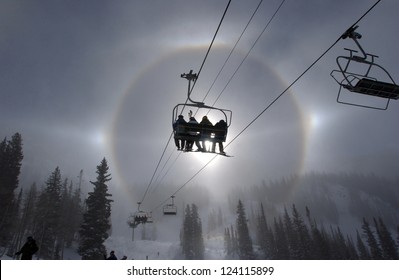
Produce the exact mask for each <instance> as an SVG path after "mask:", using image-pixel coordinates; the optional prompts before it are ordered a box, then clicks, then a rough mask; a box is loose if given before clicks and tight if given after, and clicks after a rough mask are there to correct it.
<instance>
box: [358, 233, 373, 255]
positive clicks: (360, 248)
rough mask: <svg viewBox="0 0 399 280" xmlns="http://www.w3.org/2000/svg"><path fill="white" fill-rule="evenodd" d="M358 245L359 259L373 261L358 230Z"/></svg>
mask: <svg viewBox="0 0 399 280" xmlns="http://www.w3.org/2000/svg"><path fill="white" fill-rule="evenodd" d="M356 243H357V250H358V252H359V259H361V260H371V256H370V252H369V250H368V249H367V247H366V245H365V244H364V242H363V240H362V238H361V237H360V234H359V231H358V230H356Z"/></svg>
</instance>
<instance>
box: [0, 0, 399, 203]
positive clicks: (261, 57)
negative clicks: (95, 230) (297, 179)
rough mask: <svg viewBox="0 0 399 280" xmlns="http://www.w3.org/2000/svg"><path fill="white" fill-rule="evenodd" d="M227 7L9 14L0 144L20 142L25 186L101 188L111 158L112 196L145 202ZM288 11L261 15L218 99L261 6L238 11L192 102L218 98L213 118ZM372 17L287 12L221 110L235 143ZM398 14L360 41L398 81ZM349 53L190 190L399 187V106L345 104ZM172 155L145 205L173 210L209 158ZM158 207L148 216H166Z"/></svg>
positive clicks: (376, 18) (310, 79)
mask: <svg viewBox="0 0 399 280" xmlns="http://www.w3.org/2000/svg"><path fill="white" fill-rule="evenodd" d="M227 3H228V1H227V0H209V1H202V0H201V1H190V0H185V1H182V0H180V1H176V0H168V1H166V0H158V1H155V0H149V1H134V0H131V1H128V0H125V1H122V0H115V1H100V0H87V1H61V0H58V1H56V0H51V1H50V0H49V1H45V0H40V1H39V0H37V1H34V0H29V1H28V0H26V1H22V0H2V1H1V2H0V65H1V68H0V88H1V92H0V97H1V99H0V132H1V133H0V137H2V138H4V137H7V138H11V136H12V135H13V134H14V133H15V132H19V133H21V134H22V138H23V145H24V146H23V149H24V156H25V157H24V161H23V167H22V176H23V177H24V178H28V179H26V180H25V181H23V180H22V181H23V182H30V181H33V180H36V181H37V182H38V183H39V184H41V183H42V182H44V181H45V179H46V178H47V177H48V175H49V174H50V173H51V172H52V171H53V170H54V169H55V167H56V166H59V167H60V169H61V171H62V174H63V175H64V176H67V177H69V178H71V179H73V180H75V181H76V176H78V174H79V171H80V170H81V169H84V172H85V176H86V181H88V180H95V173H94V172H95V167H96V165H98V164H99V163H100V161H101V159H102V158H103V157H106V158H107V160H108V162H109V165H110V172H111V173H112V176H113V181H112V184H113V185H114V188H115V189H114V190H117V192H119V193H121V194H125V193H126V194H128V195H129V196H130V195H133V197H131V198H130V199H131V201H132V202H135V201H138V200H139V199H140V198H141V197H142V196H143V194H144V191H145V188H146V187H147V185H148V183H149V182H150V179H151V177H152V175H153V172H154V170H155V167H156V166H157V163H158V161H159V159H160V157H161V154H162V152H163V150H164V148H165V145H166V143H167V140H168V138H169V135H170V133H171V131H172V126H171V123H172V109H173V107H174V106H175V105H176V104H178V103H184V102H185V100H186V97H187V81H186V80H185V79H182V78H181V77H180V74H182V73H187V72H188V71H190V70H191V69H193V70H194V72H198V70H199V68H200V65H201V63H202V61H203V59H204V57H205V54H206V51H207V48H208V46H209V44H210V42H211V40H212V37H213V35H214V34H215V31H216V28H217V25H218V24H219V21H220V19H221V17H222V14H223V12H224V9H225V7H226V5H227ZM280 3H281V1H280V0H268V1H264V3H262V5H261V6H260V8H259V10H258V13H257V14H256V15H255V17H254V19H253V21H252V22H251V24H250V25H249V27H248V29H247V31H246V32H245V34H244V36H243V37H242V39H241V40H240V42H239V43H238V45H237V48H236V50H235V52H234V53H233V54H232V56H231V59H230V60H229V61H228V63H227V64H226V67H225V69H224V71H223V72H222V73H221V75H220V76H219V79H218V80H216V82H215V84H214V86H213V87H212V88H211V84H212V83H213V81H214V79H215V77H216V75H217V73H218V72H219V70H220V68H221V67H222V65H223V63H224V61H225V59H226V57H227V55H228V54H229V52H230V50H231V49H232V48H233V46H234V44H235V43H236V41H237V39H238V37H239V36H240V34H241V32H242V30H243V29H244V27H245V25H246V24H247V22H248V21H249V19H250V17H251V15H252V13H253V11H254V10H255V8H256V6H257V5H258V1H257V0H256V1H255V0H245V1H235V0H233V1H232V3H231V5H230V7H229V9H228V11H227V14H226V17H225V20H224V21H223V24H222V25H221V28H220V30H219V33H218V35H217V37H216V41H215V44H214V46H213V48H212V50H211V52H210V54H209V57H208V59H207V61H206V63H205V65H204V68H203V70H202V72H201V74H200V76H199V79H198V82H197V83H196V85H195V88H194V90H193V93H192V98H193V99H194V100H199V101H200V100H202V99H203V98H204V96H205V94H206V93H207V92H208V90H209V89H210V91H209V95H208V96H207V98H206V99H205V103H206V104H210V105H211V104H213V102H214V101H215V99H216V97H217V96H218V95H219V94H220V93H221V92H222V90H223V89H224V87H225V86H226V84H227V81H228V80H229V79H230V77H231V76H232V74H233V73H234V71H235V70H236V69H237V67H238V65H239V64H240V63H241V61H242V59H243V58H244V56H245V55H246V54H247V53H248V51H249V50H250V48H251V47H252V45H253V44H254V42H255V40H256V39H257V37H258V36H259V34H260V32H262V30H263V28H264V27H265V25H266V24H267V22H268V21H269V20H270V18H271V16H272V14H273V13H274V12H275V11H276V9H277V7H278V6H279V5H280ZM374 3H375V1H374V0H353V1H344V0H339V1H337V0H325V1H318V0H296V1H294V0H287V1H285V3H284V4H283V6H282V7H281V9H280V11H279V12H278V14H277V15H276V17H275V19H274V20H273V21H272V22H271V24H270V25H269V27H268V28H267V29H266V30H265V32H264V34H263V35H262V37H260V39H259V41H258V42H257V44H256V45H254V48H253V49H252V51H251V52H250V54H249V56H248V57H247V59H246V60H245V61H244V62H243V64H242V66H241V67H240V68H239V70H238V71H237V73H236V74H235V76H234V77H233V79H232V80H231V82H230V83H229V84H228V85H227V87H226V88H225V89H224V90H223V93H222V95H221V96H220V98H219V100H218V101H217V103H216V104H215V106H217V107H221V108H226V109H230V110H232V111H233V118H232V124H231V126H230V129H229V135H228V137H227V142H229V141H231V140H232V139H233V138H234V137H235V136H236V135H237V134H238V133H239V132H240V131H242V129H243V128H244V127H245V126H246V125H248V124H249V123H250V122H251V121H252V120H253V119H254V118H255V117H256V116H257V115H258V114H259V113H260V112H261V111H262V110H263V109H264V108H266V107H267V106H268V105H269V103H270V102H271V101H272V100H273V99H274V98H275V97H276V96H278V95H279V94H280V93H281V92H282V91H283V90H285V89H286V88H287V86H288V85H289V84H290V83H291V82H292V81H293V80H294V79H296V78H297V77H298V76H299V75H300V74H301V73H302V72H303V71H304V70H305V69H306V68H307V67H308V66H309V65H310V64H311V63H312V62H313V61H314V60H315V59H316V58H317V57H319V55H321V54H322V53H323V52H324V51H325V50H326V49H327V48H328V47H330V46H331V45H332V44H333V43H334V42H335V41H336V39H337V38H338V37H339V36H340V35H341V34H342V33H343V32H344V31H345V30H346V29H347V28H348V27H349V26H351V25H352V24H353V23H354V22H355V21H356V20H358V19H359V18H360V17H361V16H362V15H363V14H364V13H365V12H366V11H367V10H368V9H369V8H370V7H371V6H372V5H373V4H374ZM398 10H399V3H398V1H396V0H384V1H381V2H380V3H379V4H378V5H377V6H376V7H375V8H374V9H373V10H372V11H371V12H370V13H369V14H368V15H367V16H366V17H365V18H363V19H362V21H361V22H360V23H359V28H358V30H357V31H358V32H359V33H361V34H362V35H363V37H362V39H361V40H360V43H361V44H362V46H363V48H364V49H365V51H366V52H369V53H373V54H376V55H378V56H379V58H378V62H379V64H381V65H383V66H384V67H385V68H386V69H387V70H388V71H389V72H390V74H391V75H392V77H393V78H394V79H396V80H399V66H398V53H397V49H398V48H397V46H398V45H399V39H398V36H397V30H398V26H399V18H398V17H397V11H398ZM344 48H356V46H355V44H354V42H353V41H351V40H349V39H347V40H341V41H340V42H338V44H336V45H335V47H334V48H333V49H332V50H331V51H330V52H328V53H327V54H326V55H325V56H324V57H323V59H322V60H320V61H319V62H318V63H317V64H316V65H315V66H314V67H313V68H312V69H311V70H310V71H309V72H308V73H307V74H306V75H305V76H303V77H302V78H301V79H300V80H299V81H298V82H297V83H296V84H295V85H294V86H293V87H292V88H291V90H290V91H289V92H287V93H286V94H285V95H284V96H283V97H282V98H280V99H279V100H278V102H276V103H275V104H274V105H273V106H272V107H271V108H270V109H268V110H267V111H266V112H265V113H264V114H263V115H262V116H261V117H260V118H259V119H257V120H256V122H254V123H253V124H252V125H251V126H250V127H249V128H248V129H247V130H245V131H244V132H243V133H242V134H241V135H240V136H239V137H238V138H237V139H235V141H234V142H233V143H231V144H230V145H229V146H228V147H227V148H226V152H227V153H228V154H230V155H233V157H231V158H226V157H221V156H219V157H217V158H216V159H215V160H214V161H213V162H212V163H211V164H210V165H209V166H207V167H206V168H205V169H204V170H203V171H201V173H200V174H198V176H196V177H195V178H194V179H193V180H192V181H191V182H190V183H189V184H188V185H187V186H186V187H185V188H190V187H191V188H196V187H199V186H207V188H208V189H209V190H210V192H211V193H212V194H215V195H216V194H219V193H225V192H226V191H228V188H229V187H237V186H238V187H239V186H245V185H249V186H250V185H253V184H259V183H260V182H261V181H262V180H265V181H268V180H270V179H279V178H281V177H283V176H290V175H292V174H294V173H299V174H300V173H303V172H309V171H320V172H352V171H355V172H374V173H376V174H380V175H384V176H392V177H393V176H397V174H398V173H397V172H398V170H399V161H398V158H399V146H398V139H399V137H398V136H399V130H398V119H399V103H397V102H396V101H395V100H393V101H391V104H390V107H389V108H388V110H387V111H376V110H368V109H364V108H357V107H352V106H346V105H341V104H338V103H337V102H336V97H337V93H338V89H339V86H338V84H336V83H335V81H334V80H333V79H332V78H331V76H330V72H331V71H332V70H333V69H336V68H337V66H336V62H335V59H336V57H337V56H338V55H345V54H346V52H345V50H344ZM358 98H359V99H358ZM355 99H356V101H359V102H360V101H363V99H361V96H359V97H357V96H356V98H355ZM367 102H369V100H367ZM371 102H372V103H373V102H379V100H372V101H371ZM373 104H374V103H373ZM185 116H186V118H187V115H185ZM199 117H200V116H199ZM211 121H212V122H213V123H215V122H216V121H218V120H216V119H211ZM174 150H175V147H174V145H173V141H172V142H170V144H169V146H168V148H167V150H166V152H165V156H164V159H163V161H162V162H161V164H160V167H159V170H158V171H159V174H158V173H157V175H156V177H155V182H154V184H153V185H152V186H151V189H150V190H151V191H150V192H149V196H151V194H152V193H154V192H155V191H156V192H157V198H158V197H159V198H161V197H162V198H167V197H168V196H169V195H171V193H170V192H173V190H175V189H178V188H180V187H181V186H182V185H183V184H184V183H185V182H186V181H187V180H188V179H189V178H190V177H191V176H193V175H194V174H195V173H196V172H197V171H198V170H199V169H200V168H201V167H203V166H204V164H206V163H207V162H208V161H209V160H210V159H211V158H212V155H209V154H206V155H201V154H199V153H182V154H179V153H177V152H176V151H174ZM177 157H178V158H177ZM176 158H177V160H176ZM167 159H169V161H168V162H166V164H165V161H166V160H167ZM159 185H162V186H163V185H168V186H170V188H169V189H168V190H167V191H165V190H166V189H163V188H162V187H161V188H160V187H159ZM148 201H150V202H151V205H150V206H149V207H152V206H153V205H157V203H159V201H157V200H154V201H152V200H151V199H148ZM134 207H135V206H134Z"/></svg>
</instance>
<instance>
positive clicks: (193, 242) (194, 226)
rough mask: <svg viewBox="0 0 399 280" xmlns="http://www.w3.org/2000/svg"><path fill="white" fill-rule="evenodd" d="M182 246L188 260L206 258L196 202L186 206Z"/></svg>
mask: <svg viewBox="0 0 399 280" xmlns="http://www.w3.org/2000/svg"><path fill="white" fill-rule="evenodd" d="M182 235H183V236H182V238H181V246H182V249H183V254H184V256H185V257H186V259H188V260H198V259H203V258H204V251H205V247H204V240H203V236H202V223H201V219H200V217H199V215H198V208H197V206H196V205H195V204H192V205H191V208H190V206H189V205H187V206H186V210H185V215H184V221H183V230H182Z"/></svg>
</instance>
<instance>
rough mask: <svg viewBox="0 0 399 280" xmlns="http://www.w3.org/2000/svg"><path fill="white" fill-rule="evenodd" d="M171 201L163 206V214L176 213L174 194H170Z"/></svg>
mask: <svg viewBox="0 0 399 280" xmlns="http://www.w3.org/2000/svg"><path fill="white" fill-rule="evenodd" d="M171 198H172V203H170V204H166V205H165V206H164V207H163V214H164V215H176V214H177V206H176V205H175V204H174V196H173V195H172V196H171Z"/></svg>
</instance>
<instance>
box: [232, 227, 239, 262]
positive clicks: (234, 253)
mask: <svg viewBox="0 0 399 280" xmlns="http://www.w3.org/2000/svg"><path fill="white" fill-rule="evenodd" d="M230 233H231V254H232V256H233V257H236V256H237V255H238V240H237V231H236V230H235V229H234V226H233V225H231V226H230Z"/></svg>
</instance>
